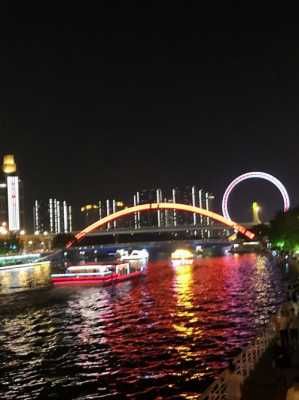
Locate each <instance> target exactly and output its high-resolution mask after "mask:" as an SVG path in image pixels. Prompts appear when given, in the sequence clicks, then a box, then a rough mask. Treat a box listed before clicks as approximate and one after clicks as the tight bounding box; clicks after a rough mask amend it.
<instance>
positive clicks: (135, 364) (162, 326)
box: [0, 255, 282, 400]
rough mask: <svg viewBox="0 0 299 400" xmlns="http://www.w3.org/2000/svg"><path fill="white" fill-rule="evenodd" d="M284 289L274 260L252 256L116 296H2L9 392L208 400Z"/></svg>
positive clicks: (131, 287) (2, 379)
mask: <svg viewBox="0 0 299 400" xmlns="http://www.w3.org/2000/svg"><path fill="white" fill-rule="evenodd" d="M40 273H42V272H41V271H40V272H39V274H40ZM25 278H26V277H23V278H20V279H21V281H22V280H23V279H24V282H26V279H27V278H26V279H25ZM36 281H38V279H36ZM1 282H3V280H2V281H1ZM2 284H3V283H2ZM281 287H282V282H281V275H280V272H279V271H278V270H277V269H276V268H275V267H272V266H271V265H270V263H269V262H268V261H267V259H266V258H264V257H259V256H255V255H246V256H241V257H223V258H208V259H201V260H197V261H196V262H195V264H194V265H180V266H177V267H173V266H172V265H171V264H170V263H168V262H156V263H150V264H149V265H148V271H147V274H146V276H145V277H144V278H142V279H136V280H134V281H130V282H123V283H120V284H118V285H117V286H116V287H115V288H112V287H85V288H81V287H76V288H44V289H39V290H34V291H32V292H28V291H27V292H22V293H17V294H14V295H10V296H7V295H6V296H0V318H1V320H2V325H1V328H0V357H1V363H0V392H1V391H2V393H3V396H2V397H5V399H16V398H18V399H19V398H21V399H31V398H38V396H40V397H39V398H47V396H48V395H49V394H51V395H52V396H53V397H51V398H55V399H61V398H63V397H65V398H73V399H124V398H130V399H146V400H150V399H157V398H159V397H158V396H160V398H161V399H162V398H163V399H179V398H181V399H199V394H200V392H201V391H202V390H203V389H204V388H205V386H206V385H207V384H208V383H209V382H210V381H211V379H212V378H213V376H214V375H215V373H217V372H218V371H220V370H221V369H222V368H223V367H224V366H225V365H226V362H227V360H228V359H229V358H230V357H233V356H234V355H235V354H236V349H238V348H240V347H243V346H245V345H246V344H247V343H248V341H249V340H250V339H251V338H252V337H253V336H254V335H255V333H256V331H257V329H258V328H259V327H260V326H261V325H262V324H263V323H264V322H266V321H267V320H268V318H269V313H270V312H271V311H272V312H274V311H275V309H276V307H277V304H278V303H279V302H280V301H281V300H282V291H281ZM0 397H1V396H0Z"/></svg>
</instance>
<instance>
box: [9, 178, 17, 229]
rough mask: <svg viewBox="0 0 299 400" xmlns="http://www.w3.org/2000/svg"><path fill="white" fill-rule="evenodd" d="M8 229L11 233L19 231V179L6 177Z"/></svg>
mask: <svg viewBox="0 0 299 400" xmlns="http://www.w3.org/2000/svg"><path fill="white" fill-rule="evenodd" d="M7 203H8V229H9V231H11V232H16V231H19V230H20V196H19V178H18V177H17V176H8V177H7Z"/></svg>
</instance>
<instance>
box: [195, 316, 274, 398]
mask: <svg viewBox="0 0 299 400" xmlns="http://www.w3.org/2000/svg"><path fill="white" fill-rule="evenodd" d="M275 335H276V332H275V328H274V324H273V322H272V321H271V322H270V323H269V324H268V326H267V327H266V329H264V330H263V331H262V333H261V334H260V335H258V336H257V337H256V339H255V340H254V342H253V343H251V344H250V345H249V346H248V347H247V348H246V349H245V350H243V351H242V352H241V354H239V355H238V357H236V358H235V360H234V365H235V366H236V373H237V374H239V375H241V377H242V379H243V382H244V380H245V379H247V378H248V377H249V375H250V374H251V372H252V371H253V370H254V368H255V366H256V365H257V363H258V362H259V360H260V358H261V357H262V355H263V354H264V352H265V351H266V350H267V348H268V347H269V345H270V344H271V342H272V341H273V339H274V337H275ZM226 398H227V397H226V384H225V378H224V372H223V373H222V374H221V375H220V376H219V377H218V378H217V379H216V380H215V381H214V382H213V383H212V384H211V385H210V386H209V387H208V388H207V389H206V390H205V392H204V393H203V394H202V395H201V397H200V400H225V399H226Z"/></svg>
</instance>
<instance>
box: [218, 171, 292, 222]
mask: <svg viewBox="0 0 299 400" xmlns="http://www.w3.org/2000/svg"><path fill="white" fill-rule="evenodd" d="M252 178H258V179H264V180H266V181H268V182H271V183H272V184H273V185H274V186H276V187H277V189H278V190H279V191H280V193H281V195H282V198H283V203H284V212H286V211H288V209H289V208H290V198H289V195H288V192H287V190H286V188H285V187H284V185H283V184H282V183H281V182H280V181H279V180H278V179H277V178H275V176H273V175H270V174H266V173H265V172H248V173H246V174H243V175H240V176H238V178H236V179H234V180H233V181H232V182H231V183H230V184H229V186H228V187H227V189H226V191H225V193H224V196H223V199H222V213H223V216H224V218H227V219H229V220H231V218H230V215H229V212H228V199H229V196H230V194H231V192H232V191H233V190H234V188H235V187H236V186H237V185H238V184H239V183H241V182H243V181H246V180H247V179H252Z"/></svg>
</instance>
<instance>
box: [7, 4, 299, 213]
mask: <svg viewBox="0 0 299 400" xmlns="http://www.w3.org/2000/svg"><path fill="white" fill-rule="evenodd" d="M182 4H183V3H182ZM153 11H154V10H153V9H151V7H150V6H149V5H148V6H147V7H145V8H137V7H133V8H131V9H126V8H124V7H122V8H118V7H117V6H116V7H115V8H105V7H104V6H103V8H102V9H101V10H98V11H97V13H95V14H93V12H92V10H89V14H88V13H84V14H83V15H82V16H80V13H79V12H80V10H79V9H78V10H77V13H76V15H73V14H70V13H67V12H65V13H64V14H63V15H60V14H57V13H56V14H54V16H53V17H52V16H50V15H48V16H47V18H46V19H45V18H42V19H38V21H40V22H39V23H37V22H36V21H35V18H33V16H32V18H31V19H30V18H24V17H23V16H21V15H20V16H19V17H15V16H12V15H10V16H8V17H7V18H5V20H4V21H2V27H1V38H0V46H1V60H0V139H1V142H0V156H1V157H2V154H5V153H14V154H15V155H16V161H17V164H18V167H19V171H20V175H21V176H22V178H23V180H24V185H25V195H26V207H27V210H28V212H30V213H31V206H32V201H33V200H34V199H35V198H37V199H47V198H48V197H49V196H56V197H57V198H59V199H66V200H68V201H69V202H71V203H72V204H73V205H74V206H75V207H79V206H80V205H81V204H84V203H86V202H88V201H92V200H98V199H105V198H109V197H117V198H125V199H126V198H127V196H128V195H129V194H130V193H132V192H133V191H136V190H140V189H144V188H151V187H156V186H160V187H162V188H163V187H171V186H183V185H185V184H196V185H198V186H202V187H204V188H205V189H206V190H208V191H210V192H213V193H214V194H215V196H216V200H217V201H216V208H217V209H218V210H220V207H219V206H220V200H221V196H222V194H223V192H224V190H225V187H226V186H227V185H228V184H229V182H230V181H231V180H232V179H234V178H235V177H236V176H238V175H239V174H241V173H244V172H247V171H253V170H262V171H265V172H268V173H271V174H274V175H275V176H277V177H278V178H279V179H281V180H282V182H283V183H284V184H285V185H286V187H287V189H288V191H289V194H290V197H291V202H292V204H293V205H295V204H298V203H299V201H298V195H299V188H298V184H297V181H298V179H297V174H298V155H297V154H298V149H299V135H298V128H299V112H298V111H299V110H298V108H299V40H298V39H297V38H298V34H297V31H296V27H293V26H287V25H276V26H275V27H274V29H270V27H269V29H268V28H267V29H264V32H263V31H261V30H260V29H258V27H256V25H255V27H256V28H257V29H256V30H255V31H253V30H252V27H251V29H250V30H249V29H247V27H246V25H245V26H244V25H243V24H242V23H241V22H240V23H239V24H238V26H235V25H231V24H227V25H226V26H218V27H217V29H214V28H215V27H214V26H213V25H212V24H208V22H207V21H206V23H204V21H201V22H200V21H199V20H198V21H197V23H191V19H190V23H189V20H188V18H192V14H193V10H192V8H190V7H186V8H183V7H181V10H177V11H178V12H179V13H180V12H181V13H182V20H183V21H184V22H182V23H180V20H179V19H175V20H172V18H170V17H169V18H168V19H165V18H164V17H163V16H161V15H160V19H159V21H158V20H157V21H156V20H155V18H154V17H152V15H155V12H153ZM164 11H165V10H164ZM58 15H59V17H58ZM132 20H133V22H132ZM41 21H42V22H41ZM136 21H137V22H136ZM192 21H194V18H192ZM265 31H267V32H265ZM254 199H255V200H259V201H261V202H262V204H263V206H264V209H265V214H266V216H267V218H269V217H270V216H271V215H273V214H274V212H275V211H276V210H277V209H279V208H280V207H281V206H282V201H281V198H280V196H279V194H278V193H277V192H276V190H275V189H273V188H272V186H271V185H270V184H268V183H266V182H258V183H257V182H252V183H250V182H248V183H246V184H245V183H244V184H242V185H240V188H239V189H238V190H237V191H236V193H235V194H234V195H233V196H232V203H231V210H232V211H231V214H232V217H234V218H235V219H238V220H246V219H248V218H249V215H250V214H248V213H249V211H248V207H249V204H250V202H251V201H252V200H254ZM246 207H247V208H246Z"/></svg>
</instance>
